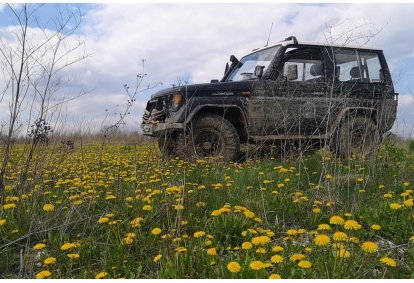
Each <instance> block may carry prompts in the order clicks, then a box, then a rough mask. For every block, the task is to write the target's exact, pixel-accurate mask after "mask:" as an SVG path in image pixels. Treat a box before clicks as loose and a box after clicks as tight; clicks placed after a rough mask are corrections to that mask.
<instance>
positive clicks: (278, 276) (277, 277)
mask: <svg viewBox="0 0 414 283" xmlns="http://www.w3.org/2000/svg"><path fill="white" fill-rule="evenodd" d="M269 279H282V277H280V275H279V274H277V273H272V274H270V276H269Z"/></svg>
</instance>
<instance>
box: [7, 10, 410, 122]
mask: <svg viewBox="0 0 414 283" xmlns="http://www.w3.org/2000/svg"><path fill="white" fill-rule="evenodd" d="M413 8H414V4H357V3H351V4H321V5H300V4H285V3H283V4H282V3H275V4H188V3H187V4H96V5H95V4H94V5H91V6H87V7H86V11H87V14H86V18H85V22H84V24H83V26H82V29H81V33H82V34H83V35H84V36H85V38H86V40H87V43H86V51H87V52H88V53H90V54H91V57H90V58H88V59H86V60H84V61H82V62H80V63H78V64H76V65H73V66H71V68H70V69H68V70H69V71H70V76H71V77H72V78H73V80H74V82H76V84H73V86H74V87H76V88H84V89H87V90H93V91H92V92H91V93H90V94H88V95H85V96H83V97H81V98H79V99H78V100H76V102H71V104H70V105H69V107H70V110H71V111H70V113H71V115H73V116H74V117H76V115H78V117H86V119H91V120H92V119H93V120H94V121H96V123H97V124H100V123H102V121H103V120H104V119H105V111H104V110H105V109H110V111H112V112H116V111H119V109H121V108H122V107H124V105H125V103H126V100H127V95H126V94H125V91H124V89H123V85H124V84H128V85H130V86H131V87H133V86H134V84H135V78H136V75H137V74H138V73H139V72H140V71H141V59H146V62H145V66H146V69H145V72H146V73H147V74H148V75H147V76H146V78H145V80H144V83H143V86H145V87H146V86H147V85H154V84H156V83H158V82H162V83H164V85H163V87H168V86H170V85H171V84H177V80H178V78H184V79H185V78H188V79H189V81H190V83H203V82H209V81H210V80H211V79H220V78H221V76H222V75H223V72H224V67H225V64H226V62H227V61H228V59H229V56H230V55H231V54H234V55H236V57H238V58H240V57H241V56H243V55H244V54H246V53H248V52H250V51H251V50H252V49H254V48H257V47H261V46H264V45H265V44H266V41H267V39H268V35H269V30H270V26H271V23H272V22H273V28H272V33H271V36H270V43H275V42H277V41H280V40H282V39H284V38H285V37H287V36H290V35H295V36H297V38H298V39H299V40H305V41H325V40H326V37H327V36H328V34H327V32H328V28H327V27H329V26H333V29H332V34H331V35H332V36H333V37H334V38H338V37H340V36H341V35H343V34H345V31H346V29H347V28H350V27H352V26H353V25H356V26H357V25H358V24H360V23H363V24H362V28H361V29H359V30H356V31H355V32H362V33H365V34H366V33H367V32H369V31H371V32H372V31H375V30H381V31H380V32H379V33H378V34H377V35H376V36H375V37H374V38H373V39H372V41H371V42H370V43H369V45H375V46H379V47H381V48H383V49H384V52H385V54H386V56H387V59H388V63H389V67H390V68H391V69H392V70H393V72H394V73H395V76H396V79H395V81H396V82H397V81H398V84H397V87H398V89H397V90H398V91H399V92H401V93H409V89H411V90H414V85H413V81H414V72H413V71H414V67H413V66H414V64H413V63H414V49H413V48H412V46H414V33H412V26H413V21H412V15H411V11H412V10H413ZM88 9H89V10H88ZM0 10H1V5H0ZM366 22H372V23H373V24H372V25H371V24H369V25H367V24H364V23H366ZM341 23H342V24H341ZM355 32H354V33H355ZM401 74H402V75H403V77H400V75H401ZM159 89H160V88H156V89H154V90H151V91H147V92H144V93H142V94H140V95H138V96H137V99H138V101H137V102H136V103H135V105H134V106H133V108H132V109H131V115H130V116H129V117H131V118H130V120H128V123H131V128H139V122H140V117H141V115H142V113H143V109H144V107H145V103H146V100H148V98H149V96H150V95H151V94H152V93H153V92H154V91H155V90H159ZM116 105H119V106H118V108H116ZM403 105H405V104H403ZM404 107H405V106H404ZM404 107H403V108H401V109H407V111H405V110H404V111H403V112H404V113H408V109H410V105H409V104H407V105H406V107H407V108H404ZM116 109H117V110H116ZM403 112H401V113H403ZM128 119H129V118H128ZM399 119H403V117H401V116H399ZM410 119H411V118H410ZM138 121H139V122H138Z"/></svg>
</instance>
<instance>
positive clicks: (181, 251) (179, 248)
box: [175, 247, 187, 253]
mask: <svg viewBox="0 0 414 283" xmlns="http://www.w3.org/2000/svg"><path fill="white" fill-rule="evenodd" d="M175 251H176V252H178V253H185V252H186V251H187V249H186V248H184V247H178V248H176V249H175Z"/></svg>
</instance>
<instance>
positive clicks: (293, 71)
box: [287, 64, 298, 81]
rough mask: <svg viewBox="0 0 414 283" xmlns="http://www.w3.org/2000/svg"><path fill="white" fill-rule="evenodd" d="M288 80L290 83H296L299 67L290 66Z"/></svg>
mask: <svg viewBox="0 0 414 283" xmlns="http://www.w3.org/2000/svg"><path fill="white" fill-rule="evenodd" d="M287 79H288V81H294V80H297V79H298V65H296V64H295V65H288V69H287Z"/></svg>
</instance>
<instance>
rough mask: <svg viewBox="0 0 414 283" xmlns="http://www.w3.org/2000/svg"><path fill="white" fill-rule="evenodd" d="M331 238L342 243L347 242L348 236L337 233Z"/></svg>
mask: <svg viewBox="0 0 414 283" xmlns="http://www.w3.org/2000/svg"><path fill="white" fill-rule="evenodd" d="M332 238H333V239H334V241H337V242H342V241H346V240H348V235H347V234H345V233H344V232H341V231H337V232H335V233H333V235H332Z"/></svg>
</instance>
